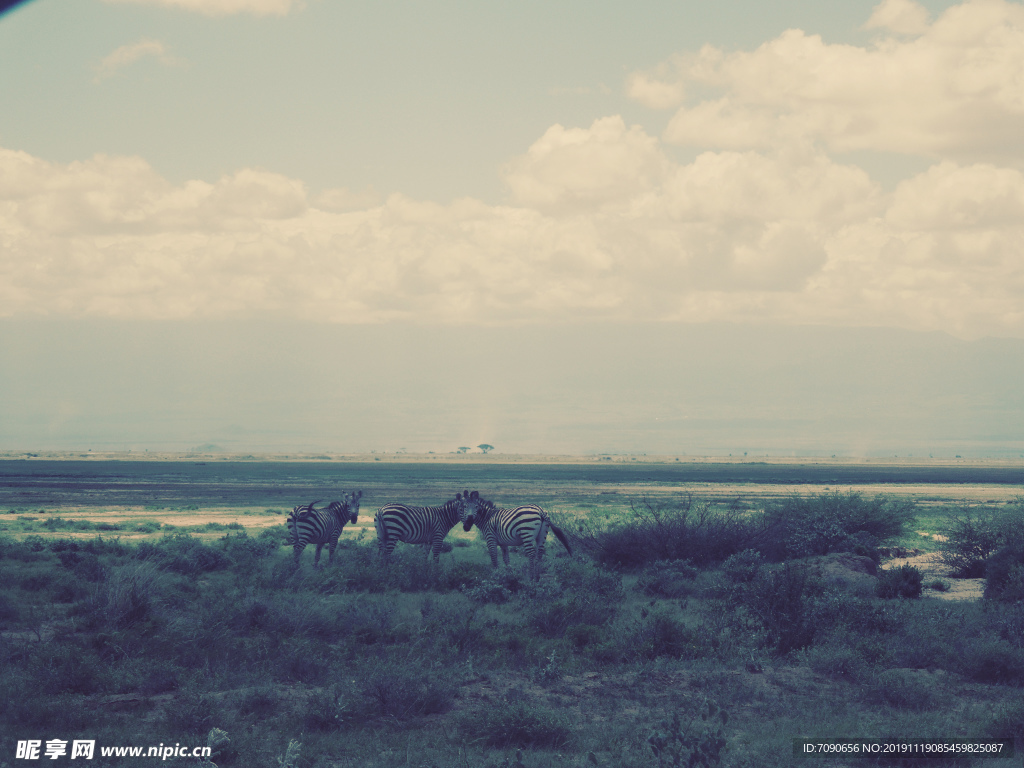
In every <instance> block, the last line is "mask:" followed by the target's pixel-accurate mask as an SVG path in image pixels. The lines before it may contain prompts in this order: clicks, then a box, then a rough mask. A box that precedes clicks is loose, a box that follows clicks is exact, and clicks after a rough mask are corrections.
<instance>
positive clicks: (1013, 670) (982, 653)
mask: <svg viewBox="0 0 1024 768" xmlns="http://www.w3.org/2000/svg"><path fill="white" fill-rule="evenodd" d="M960 663H961V665H962V671H963V673H964V675H966V676H967V677H968V678H970V679H971V680H975V681H976V682H979V683H993V684H998V685H1022V684H1024V650H1021V649H1020V648H1014V647H1013V646H1011V645H1009V644H1007V643H1005V642H1002V641H999V640H984V641H981V642H975V643H970V644H965V645H964V647H963V648H962V649H961V656H960Z"/></svg>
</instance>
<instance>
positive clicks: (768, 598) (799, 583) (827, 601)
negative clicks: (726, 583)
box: [726, 563, 845, 654]
mask: <svg viewBox="0 0 1024 768" xmlns="http://www.w3.org/2000/svg"><path fill="white" fill-rule="evenodd" d="M726 598H727V600H729V601H730V602H732V603H733V605H735V606H738V607H741V608H743V610H744V615H746V616H747V617H749V619H750V620H751V621H752V622H753V623H754V625H755V626H756V628H757V629H759V630H761V631H762V632H763V633H764V641H765V643H766V644H767V645H771V646H774V647H775V651H776V652H777V653H779V654H786V653H789V652H790V651H794V650H799V649H801V648H805V647H807V646H808V645H810V644H811V643H812V642H813V641H814V638H815V636H816V635H817V634H818V633H819V632H820V633H824V632H826V631H828V630H829V629H830V628H832V627H833V626H835V625H836V624H838V623H839V622H840V620H841V618H842V616H843V615H844V612H845V611H844V596H843V595H841V594H839V593H837V592H835V591H834V590H831V589H829V588H828V587H827V586H826V585H824V584H823V583H821V582H820V581H819V580H817V579H815V578H812V577H811V575H810V574H809V573H808V571H807V569H806V568H802V567H799V566H793V565H790V564H789V563H786V564H784V565H783V566H782V567H775V568H763V569H761V570H760V571H759V572H758V573H757V575H756V576H755V577H754V578H753V579H752V580H751V581H750V582H749V583H745V584H737V585H734V586H733V587H732V588H731V589H730V590H729V591H727V593H726Z"/></svg>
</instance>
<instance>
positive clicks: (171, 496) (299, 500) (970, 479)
mask: <svg viewBox="0 0 1024 768" xmlns="http://www.w3.org/2000/svg"><path fill="white" fill-rule="evenodd" d="M57 456H58V455H54V456H53V457H48V456H40V457H35V456H33V457H31V458H25V454H7V455H4V454H0V512H8V513H19V514H24V513H36V514H38V513H40V512H45V513H47V514H49V515H56V516H61V517H63V518H65V519H74V518H81V519H85V520H90V521H92V522H95V523H109V524H114V525H116V524H118V523H122V522H126V521H132V520H136V521H137V520H143V521H150V522H157V523H160V524H161V526H163V525H170V526H175V527H189V528H192V527H195V526H201V525H205V524H209V523H215V524H220V525H228V524H232V523H236V524H238V525H241V526H243V527H245V528H249V529H259V528H264V527H267V526H271V525H276V524H278V523H280V522H282V519H281V518H280V517H279V516H278V515H277V513H282V514H283V513H284V512H286V511H287V510H290V509H291V507H293V506H294V505H296V504H304V503H307V502H310V501H314V500H323V501H331V500H333V499H337V498H340V497H341V495H342V494H343V493H344V492H346V491H350V490H357V489H358V490H362V491H363V500H362V506H363V510H372V509H375V508H376V507H377V506H380V505H381V504H384V503H386V502H390V501H404V502H409V503H413V504H438V503H442V502H443V501H445V500H447V499H449V498H451V497H452V496H454V494H455V493H456V492H458V491H460V490H467V489H469V490H478V491H480V493H481V494H483V495H484V496H486V497H487V498H489V499H492V500H494V501H495V502H496V503H498V504H499V505H506V506H511V505H515V504H522V503H535V504H540V505H541V506H542V507H544V508H545V509H547V510H548V511H550V512H555V513H565V514H568V515H571V516H576V515H582V516H586V515H590V514H592V513H595V512H597V513H604V514H615V513H617V512H623V511H627V510H628V509H629V508H630V506H631V505H632V504H634V503H636V502H637V501H639V500H642V499H649V500H651V501H652V502H655V503H659V502H671V501H672V500H673V499H675V498H679V497H682V496H686V495H691V496H693V497H695V498H698V499H701V500H706V501H710V502H712V503H713V504H715V505H730V504H736V503H741V504H743V505H745V506H756V505H757V504H758V503H759V502H764V501H770V500H778V499H782V498H785V497H789V496H794V495H798V496H808V495H814V494H819V493H822V492H828V491H844V492H845V491H849V490H854V491H858V492H861V493H863V494H865V495H868V496H875V495H882V494H884V495H898V496H900V497H905V498H909V499H912V500H913V501H914V502H915V503H917V504H918V505H919V506H920V507H921V508H922V510H924V509H927V508H928V507H941V506H948V505H962V504H1001V503H1005V502H1007V501H1011V500H1013V499H1015V498H1016V497H1018V496H1020V495H1021V494H1024V460H1021V461H995V460H992V461H984V460H914V459H903V460H898V459H888V460H879V459H871V460H868V459H865V460H843V459H831V460H830V459H765V460H763V461H761V460H749V461H748V460H746V459H738V458H729V457H726V458H717V459H716V458H708V459H694V458H686V457H684V458H673V457H647V456H642V457H526V456H501V455H489V456H479V455H477V456H458V457H456V456H438V455H432V454H431V455H422V456H410V455H403V454H399V455H394V454H391V455H386V456H347V457H333V458H327V457H317V458H311V457H303V456H288V457H265V458H259V459H257V458H254V457H247V458H239V457H232V456H220V455H212V456H205V455H192V456H190V455H184V456H174V457H172V456H161V455H154V456H152V457H149V458H146V459H142V460H140V459H137V458H135V457H132V456H131V455H130V454H122V455H119V456H110V455H108V456H105V457H98V456H89V457H88V458H83V457H81V456H75V457H74V458H72V457H71V456H69V455H59V458H58V457H57ZM5 459H6V460H5ZM2 521H3V519H2V518H0V524H2ZM360 524H361V525H364V526H365V525H369V527H370V531H371V532H372V530H373V528H372V515H365V516H364V518H363V519H361V520H360ZM11 533H16V531H14V530H11ZM41 533H42V534H43V535H45V532H41ZM151 533H152V531H149V532H141V531H132V530H130V529H124V530H123V531H122V532H120V535H123V536H126V537H137V536H140V535H151ZM61 535H67V533H66V532H64V533H62V534H61Z"/></svg>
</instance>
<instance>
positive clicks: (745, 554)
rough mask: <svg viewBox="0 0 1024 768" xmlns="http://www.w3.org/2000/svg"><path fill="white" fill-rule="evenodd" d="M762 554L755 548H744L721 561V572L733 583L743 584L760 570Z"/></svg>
mask: <svg viewBox="0 0 1024 768" xmlns="http://www.w3.org/2000/svg"><path fill="white" fill-rule="evenodd" d="M763 565H764V556H763V555H762V554H761V553H760V552H758V551H757V550H756V549H745V550H743V551H742V552H737V553H736V554H735V555H733V556H732V557H730V558H728V559H726V561H725V562H724V563H722V572H723V573H724V574H725V577H726V578H727V579H728V580H729V581H730V582H732V583H733V584H745V583H747V582H750V581H753V580H754V578H755V577H756V576H757V575H758V574H759V573H760V572H761V567H762V566H763Z"/></svg>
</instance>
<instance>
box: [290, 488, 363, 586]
mask: <svg viewBox="0 0 1024 768" xmlns="http://www.w3.org/2000/svg"><path fill="white" fill-rule="evenodd" d="M362 495H363V492H362V491H356V492H354V493H346V494H345V497H344V501H332V502H331V503H330V504H328V505H327V507H325V508H324V509H317V508H316V507H315V506H314V504H316V502H315V501H314V502H312V503H310V504H303V505H300V506H297V507H295V508H294V509H292V513H291V514H290V515H288V540H287V541H286V542H285V545H291V546H292V547H294V548H295V567H296V568H298V567H299V558H300V557H301V556H302V550H304V549H305V548H306V545H307V544H316V555H314V557H313V567H314V568H318V567H320V552H321V550H322V549H323V548H324V544H327V545H328V551H329V554H328V557H327V562H328V563H332V562H334V550H335V549H336V548H337V546H338V538H339V537H340V536H341V531H342V529H343V528H344V527H345V523H352V524H353V525H355V522H356V520H357V519H358V517H359V499H360V497H361V496H362Z"/></svg>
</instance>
